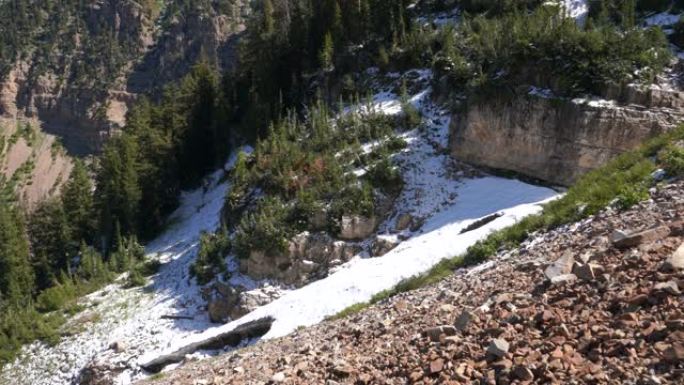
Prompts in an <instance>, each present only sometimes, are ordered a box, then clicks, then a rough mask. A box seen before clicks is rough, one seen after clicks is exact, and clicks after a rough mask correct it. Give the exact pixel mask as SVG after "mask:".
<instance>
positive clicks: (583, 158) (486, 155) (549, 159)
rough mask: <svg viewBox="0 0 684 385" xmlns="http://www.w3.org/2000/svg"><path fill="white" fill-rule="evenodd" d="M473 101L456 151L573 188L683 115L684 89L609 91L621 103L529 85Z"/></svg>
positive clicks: (459, 121)
mask: <svg viewBox="0 0 684 385" xmlns="http://www.w3.org/2000/svg"><path fill="white" fill-rule="evenodd" d="M518 91H519V92H518V95H517V96H513V97H501V98H490V99H487V100H481V101H477V102H470V103H468V105H467V106H466V107H465V110H464V111H463V112H458V113H456V114H455V115H454V117H453V119H452V127H451V152H452V154H453V155H454V156H455V157H456V158H458V159H460V160H463V161H465V162H468V163H471V164H474V165H478V166H486V167H490V168H494V169H503V170H510V171H514V172H518V173H521V174H524V175H527V176H531V177H534V178H537V179H541V180H544V181H548V182H551V183H555V184H560V185H569V184H571V183H572V182H573V181H574V180H576V179H577V177H579V176H580V175H582V174H584V173H586V172H587V171H590V170H593V169H595V168H597V167H599V166H601V165H603V164H605V163H606V162H607V161H608V160H610V159H612V158H613V157H615V156H617V155H618V154H620V153H622V152H625V151H627V150H630V149H633V148H635V147H637V146H638V145H639V144H641V143H643V141H644V140H646V139H648V138H650V137H653V136H655V135H657V134H660V133H662V132H664V131H667V130H670V129H672V128H673V127H675V126H676V125H677V124H679V123H680V122H681V121H682V120H683V119H684V92H678V91H671V90H665V89H660V88H658V87H657V86H653V87H650V88H647V89H641V88H638V87H635V86H631V87H626V88H625V89H624V90H621V89H620V88H616V89H615V90H612V89H611V90H607V91H606V94H607V95H606V96H608V97H610V98H613V97H614V98H617V101H616V100H612V101H608V100H600V101H598V100H584V99H574V100H571V99H562V98H554V97H549V96H548V95H543V94H540V93H539V92H536V93H535V92H529V89H527V88H525V89H521V90H518Z"/></svg>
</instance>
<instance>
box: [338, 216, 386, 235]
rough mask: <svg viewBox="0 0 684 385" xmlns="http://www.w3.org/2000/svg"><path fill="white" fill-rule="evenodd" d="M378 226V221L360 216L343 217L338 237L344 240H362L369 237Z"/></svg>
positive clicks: (373, 217)
mask: <svg viewBox="0 0 684 385" xmlns="http://www.w3.org/2000/svg"><path fill="white" fill-rule="evenodd" d="M377 225H378V219H377V218H376V217H375V216H374V215H373V216H370V217H366V216H361V215H345V216H343V217H342V221H341V223H340V233H339V234H338V236H339V237H340V238H341V239H344V240H362V239H366V238H368V237H370V236H371V235H372V234H373V233H374V232H375V228H376V227H377Z"/></svg>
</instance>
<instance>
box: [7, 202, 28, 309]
mask: <svg viewBox="0 0 684 385" xmlns="http://www.w3.org/2000/svg"><path fill="white" fill-rule="evenodd" d="M23 227H24V220H23V218H22V217H21V214H20V213H19V212H17V210H16V209H14V208H12V207H11V206H10V205H9V204H8V203H7V202H3V201H0V298H1V299H3V300H6V301H8V303H10V304H14V305H22V304H26V303H27V301H28V300H29V299H30V297H31V294H32V291H33V282H34V276H33V269H32V268H31V264H30V262H29V244H28V239H27V238H26V235H25V233H24V228H23Z"/></svg>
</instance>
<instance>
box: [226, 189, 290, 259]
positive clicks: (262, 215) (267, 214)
mask: <svg viewBox="0 0 684 385" xmlns="http://www.w3.org/2000/svg"><path fill="white" fill-rule="evenodd" d="M288 216H289V210H288V209H287V208H286V207H285V205H284V204H283V202H282V200H281V199H280V198H278V197H267V198H264V199H262V200H260V201H259V203H258V204H257V208H256V209H255V210H254V211H253V212H250V213H248V214H246V215H245V216H243V217H242V219H241V220H240V224H239V225H238V227H237V230H236V233H235V254H236V255H237V256H238V258H249V255H250V252H251V251H253V250H260V251H263V252H264V253H266V254H267V255H273V254H277V253H281V252H283V251H285V248H286V246H287V239H288V238H290V237H291V236H292V235H294V234H293V233H292V230H291V229H290V226H288V224H287V222H286V220H287V218H288Z"/></svg>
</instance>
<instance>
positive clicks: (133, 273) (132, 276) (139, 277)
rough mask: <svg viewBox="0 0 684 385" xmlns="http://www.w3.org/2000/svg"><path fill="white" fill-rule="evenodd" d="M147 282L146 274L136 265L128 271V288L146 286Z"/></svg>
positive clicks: (126, 285)
mask: <svg viewBox="0 0 684 385" xmlns="http://www.w3.org/2000/svg"><path fill="white" fill-rule="evenodd" d="M146 283H147V280H146V279H145V276H144V275H143V274H142V272H141V270H140V269H139V268H138V267H137V266H136V267H135V268H133V269H131V270H130V271H129V272H128V277H127V278H126V284H125V285H124V286H125V287H127V288H131V287H138V286H144V285H145V284H146Z"/></svg>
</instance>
